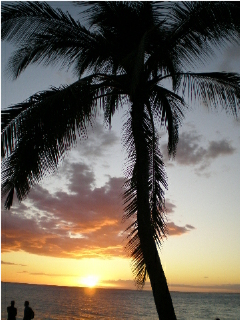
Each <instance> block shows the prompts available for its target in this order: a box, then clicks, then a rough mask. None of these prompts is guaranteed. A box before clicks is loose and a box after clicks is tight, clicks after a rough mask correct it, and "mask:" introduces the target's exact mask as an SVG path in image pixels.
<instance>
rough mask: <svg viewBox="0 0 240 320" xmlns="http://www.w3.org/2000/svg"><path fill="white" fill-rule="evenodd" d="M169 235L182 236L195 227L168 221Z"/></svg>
mask: <svg viewBox="0 0 240 320" xmlns="http://www.w3.org/2000/svg"><path fill="white" fill-rule="evenodd" d="M167 229H168V235H169V236H180V235H182V234H184V233H188V232H189V231H191V230H194V229H195V227H193V226H191V225H189V224H186V225H185V226H184V227H180V226H177V225H176V224H175V223H174V222H169V223H167Z"/></svg>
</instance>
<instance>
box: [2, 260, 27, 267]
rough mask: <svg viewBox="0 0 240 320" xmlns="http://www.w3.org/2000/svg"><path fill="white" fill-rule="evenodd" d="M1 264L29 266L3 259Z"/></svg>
mask: <svg viewBox="0 0 240 320" xmlns="http://www.w3.org/2000/svg"><path fill="white" fill-rule="evenodd" d="M1 264H5V265H8V266H20V267H26V266H27V265H26V264H20V263H13V262H6V261H3V260H1Z"/></svg>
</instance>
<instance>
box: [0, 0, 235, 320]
mask: <svg viewBox="0 0 240 320" xmlns="http://www.w3.org/2000/svg"><path fill="white" fill-rule="evenodd" d="M76 5H77V6H80V9H81V10H80V11H81V12H80V14H81V15H80V17H81V18H82V19H84V25H83V24H82V23H80V22H79V21H75V20H74V19H73V18H72V17H71V16H70V14H69V13H64V12H63V11H61V10H60V9H53V8H52V7H51V6H49V5H48V4H47V3H44V2H16V3H12V4H9V3H6V4H5V3H3V4H2V39H3V40H6V41H11V42H13V43H14V44H15V45H17V47H18V49H17V50H16V51H15V53H14V54H13V56H12V57H11V58H10V60H9V70H10V72H11V74H12V75H13V76H14V78H17V77H18V76H19V75H20V74H21V72H22V71H23V70H24V69H25V68H26V67H28V65H30V64H32V63H42V64H44V65H50V64H54V65H58V66H60V67H62V66H66V67H71V68H72V70H73V71H74V72H75V74H76V75H77V76H78V80H77V81H76V82H74V83H72V84H71V85H66V86H61V87H60V88H50V89H49V90H47V91H43V92H38V93H36V94H34V95H33V96H31V97H30V98H29V99H27V100H26V101H24V102H22V103H19V104H16V105H14V106H11V107H9V108H7V109H5V110H3V111H2V157H3V160H2V195H3V196H4V197H6V201H5V207H6V208H7V209H10V207H11V205H12V202H13V194H14V192H16V195H17V198H18V200H19V201H21V200H23V199H24V198H25V197H26V196H27V194H28V192H29V191H30V189H31V187H32V186H33V185H34V184H36V183H38V182H39V181H40V180H41V179H42V178H43V177H44V176H45V175H46V174H48V173H51V172H54V171H55V170H56V168H57V166H58V164H59V161H60V160H61V159H62V158H63V156H64V154H65V153H66V151H67V150H69V149H71V148H72V147H73V145H74V143H75V141H76V139H77V134H79V136H85V135H86V134H87V127H88V125H89V124H91V123H92V121H93V120H94V118H95V115H96V110H97V109H98V108H102V109H103V111H104V116H105V120H106V121H107V123H109V124H110V125H111V119H112V117H113V115H114V113H115V111H116V109H118V108H120V107H126V108H127V111H128V115H129V117H128V120H127V121H126V123H125V124H124V140H123V141H124V145H125V147H126V149H127V151H128V155H129V162H128V166H127V168H126V172H125V174H126V182H125V185H124V186H125V193H124V203H125V215H124V219H128V218H130V220H131V223H130V226H129V228H128V240H129V241H128V244H127V246H126V248H127V250H128V252H129V254H130V255H131V257H132V269H133V273H134V275H135V280H136V284H137V286H139V287H142V286H143V285H144V283H145V280H146V277H147V276H149V279H150V282H151V286H152V291H153V296H154V299H155V304H156V308H157V312H158V315H159V318H160V319H168V320H171V319H176V316H175V312H174V308H173V305H172V300H171V296H170V293H169V290H168V286H167V281H166V278H165V275H164V271H163V268H162V265H161V261H160V257H159V254H158V250H157V248H158V246H159V245H160V244H161V242H162V240H163V238H164V237H165V236H166V234H167V228H166V224H165V221H164V210H165V207H164V189H165V188H167V181H166V174H165V170H164V163H163V161H162V156H161V153H160V150H159V146H158V133H157V127H159V126H164V127H165V128H166V130H167V132H168V151H169V156H174V155H175V153H176V147H177V143H178V129H179V126H180V124H181V121H182V119H183V116H184V111H185V109H186V108H187V103H186V98H188V99H189V101H190V102H193V101H194V100H195V99H196V100H198V101H203V102H204V103H207V104H208V105H209V106H214V107H218V106H221V107H223V108H225V109H226V110H227V111H230V112H232V114H233V115H234V116H237V113H238V108H239V102H240V86H239V83H240V76H239V75H238V74H233V73H220V72H212V73H210V72H209V73H206V72H205V73H198V72H189V71H187V70H188V68H190V69H193V67H194V66H195V65H196V63H197V62H199V61H200V62H202V63H204V62H205V61H206V58H207V57H212V56H213V54H214V50H216V49H219V48H221V47H223V46H224V45H226V44H227V43H228V42H230V41H231V42H233V41H234V42H236V43H239V31H240V21H239V13H240V6H239V4H238V3H237V2H190V3H188V2H183V3H180V2H176V3H175V2H148V1H147V2H141V1H138V2H97V1H93V2H85V1H84V2H77V3H76Z"/></svg>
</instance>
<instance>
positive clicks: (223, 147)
mask: <svg viewBox="0 0 240 320" xmlns="http://www.w3.org/2000/svg"><path fill="white" fill-rule="evenodd" d="M201 141H202V136H201V135H199V134H197V133H196V131H194V130H192V131H190V132H184V133H182V134H181V135H180V138H179V142H178V146H177V154H176V157H175V159H174V161H173V162H172V161H171V162H170V161H168V160H167V159H168V154H167V145H166V144H165V145H163V155H164V158H165V159H166V160H165V163H166V164H167V165H168V164H173V163H176V164H178V165H184V166H195V167H196V172H197V173H200V172H202V171H203V170H205V169H206V168H207V167H209V166H210V164H211V160H213V159H216V158H218V157H222V156H227V155H232V154H234V153H235V151H236V149H235V148H234V147H233V146H232V145H231V142H229V141H227V140H225V139H222V140H219V141H209V142H208V146H207V147H203V146H202V145H201Z"/></svg>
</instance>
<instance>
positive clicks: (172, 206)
mask: <svg viewBox="0 0 240 320" xmlns="http://www.w3.org/2000/svg"><path fill="white" fill-rule="evenodd" d="M165 207H166V213H167V214H171V213H173V212H174V210H175V209H176V206H175V204H173V203H171V201H170V200H169V199H166V201H165Z"/></svg>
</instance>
